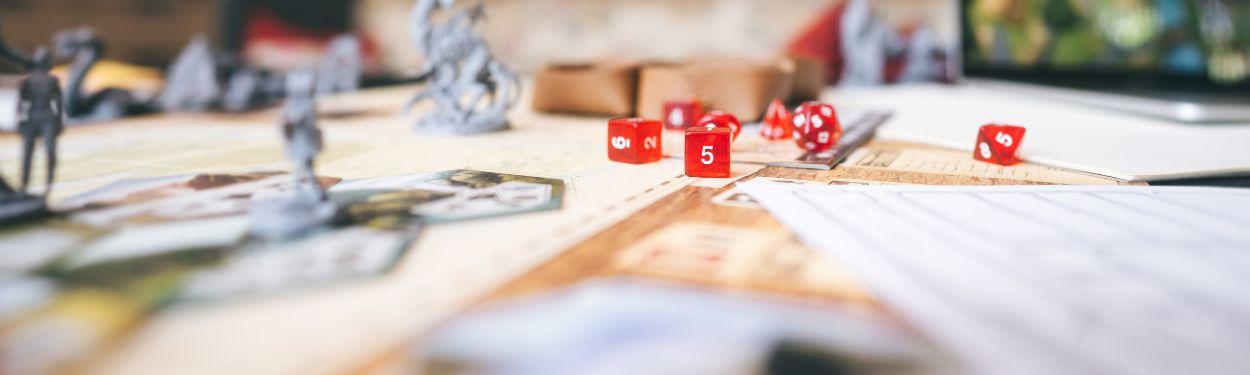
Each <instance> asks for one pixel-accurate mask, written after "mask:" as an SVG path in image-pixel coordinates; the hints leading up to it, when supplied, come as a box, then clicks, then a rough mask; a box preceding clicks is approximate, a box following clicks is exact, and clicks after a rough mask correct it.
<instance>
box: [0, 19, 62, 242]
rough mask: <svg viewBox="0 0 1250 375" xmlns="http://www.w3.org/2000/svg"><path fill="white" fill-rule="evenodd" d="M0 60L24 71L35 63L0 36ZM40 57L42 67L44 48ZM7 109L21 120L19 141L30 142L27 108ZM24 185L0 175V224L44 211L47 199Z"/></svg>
mask: <svg viewBox="0 0 1250 375" xmlns="http://www.w3.org/2000/svg"><path fill="white" fill-rule="evenodd" d="M0 59H3V60H7V61H9V62H11V63H13V64H16V65H18V66H20V67H21V68H22V69H23V70H26V71H34V70H35V66H36V63H35V61H33V59H31V57H29V56H27V55H26V54H25V53H23V52H22V51H19V50H17V49H16V48H12V47H10V46H9V45H8V43H5V42H4V40H3V38H0ZM43 59H44V60H45V66H46V65H47V63H46V60H47V53H46V51H45V52H43ZM43 71H44V72H45V73H44V76H47V73H46V72H47V69H46V68H45V69H44V70H43ZM32 75H36V74H34V73H32ZM26 86H27V82H26V81H23V82H22V89H21V95H22V96H23V98H22V100H25V99H26V98H27V96H26V95H27V90H26ZM52 87H54V88H55V87H56V80H55V78H53V81H52ZM57 100H59V98H57ZM45 103H47V102H45ZM48 104H50V103H48ZM10 108H13V109H16V110H18V115H17V116H16V117H18V118H19V120H20V121H21V126H20V129H21V130H22V138H23V140H24V141H25V140H27V139H29V140H30V141H31V142H33V141H34V135H32V136H30V137H27V136H26V133H27V132H26V129H27V128H28V127H29V126H28V122H29V121H26V120H27V116H26V112H27V111H26V110H27V109H28V107H27V106H24V105H19V108H14V107H10ZM58 120H59V119H58ZM36 126H38V125H36ZM37 132H38V129H36V130H35V132H33V133H37ZM32 145H33V143H32ZM29 153H30V152H29V151H28V152H27V154H28V155H29ZM29 169H30V167H29V166H27V167H26V168H25V169H24V170H23V171H22V173H23V175H27V174H28V173H29ZM49 175H51V174H49ZM25 185H26V184H25V183H23V184H22V188H21V189H20V190H17V189H13V186H12V185H9V183H8V181H6V180H5V179H4V177H3V176H0V223H10V222H15V221H21V220H25V219H31V218H36V217H40V216H43V215H44V214H46V213H47V212H48V210H47V202H46V200H45V199H44V197H40V196H33V195H30V194H27V193H26V192H25V190H26V189H25Z"/></svg>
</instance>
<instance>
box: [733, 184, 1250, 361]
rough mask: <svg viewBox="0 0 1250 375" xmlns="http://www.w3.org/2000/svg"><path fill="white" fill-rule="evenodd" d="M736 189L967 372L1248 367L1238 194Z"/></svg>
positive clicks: (1244, 206) (1243, 215) (1247, 241)
mask: <svg viewBox="0 0 1250 375" xmlns="http://www.w3.org/2000/svg"><path fill="white" fill-rule="evenodd" d="M741 188H742V189H743V190H744V191H745V192H746V193H748V194H750V195H751V196H752V197H753V198H755V200H757V201H758V202H759V203H760V204H761V205H763V206H764V207H765V208H766V209H768V210H769V212H771V213H772V214H773V215H774V216H776V217H777V218H778V219H779V220H780V221H782V222H783V223H784V224H785V225H787V226H788V227H790V228H791V229H793V230H794V231H795V232H797V234H798V235H799V237H800V238H802V240H803V241H804V242H805V243H806V244H808V245H809V246H811V247H813V248H815V249H817V250H820V251H823V252H826V253H828V254H830V255H832V256H834V257H835V258H837V260H838V261H840V262H842V263H844V264H846V265H847V266H849V267H850V268H851V269H852V271H853V272H855V273H856V274H858V275H859V276H861V277H862V278H863V279H864V280H865V281H866V282H867V283H868V284H869V287H870V288H871V289H872V291H873V292H874V294H875V295H876V296H877V297H878V298H880V299H881V300H882V301H883V302H885V303H886V304H887V305H889V306H891V307H892V308H893V309H895V310H896V311H898V312H899V313H900V314H901V315H902V316H904V317H905V318H907V319H908V320H909V321H910V322H911V323H913V324H914V325H915V326H916V327H917V328H918V329H920V330H921V331H923V332H925V333H926V334H928V335H929V336H931V337H932V338H933V339H934V340H936V341H937V342H939V343H940V344H941V345H942V346H944V347H946V348H949V349H950V350H951V352H952V353H954V354H955V355H956V356H957V357H959V358H960V359H961V361H962V362H964V363H965V364H966V365H967V366H968V368H969V370H970V372H975V373H986V374H1022V373H1039V374H1057V373H1132V374H1153V373H1159V374H1164V373H1203V374H1222V373H1237V372H1241V373H1244V372H1245V371H1247V369H1250V356H1247V355H1245V354H1246V351H1245V350H1246V348H1250V319H1246V317H1247V316H1250V231H1248V230H1246V228H1250V225H1248V224H1250V190H1237V189H1217V188H1177V187H1145V186H1116V187H1065V186H1041V187H919V186H812V185H793V184H769V183H744V184H742V185H741Z"/></svg>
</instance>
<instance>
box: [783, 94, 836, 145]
mask: <svg viewBox="0 0 1250 375" xmlns="http://www.w3.org/2000/svg"><path fill="white" fill-rule="evenodd" d="M790 122H791V123H792V124H794V141H795V143H798V145H799V147H802V148H803V149H806V150H808V151H824V150H828V149H830V148H833V145H836V144H838V138H840V137H842V124H841V123H840V122H838V113H837V112H835V111H834V110H833V106H832V105H829V104H827V103H821V102H807V103H803V104H802V105H800V106H799V107H798V108H795V110H794V113H793V114H792V115H791V116H790Z"/></svg>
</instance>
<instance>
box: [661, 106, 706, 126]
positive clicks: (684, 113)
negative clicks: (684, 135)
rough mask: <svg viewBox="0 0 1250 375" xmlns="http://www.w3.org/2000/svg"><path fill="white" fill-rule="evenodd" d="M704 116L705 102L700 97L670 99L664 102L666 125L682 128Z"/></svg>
mask: <svg viewBox="0 0 1250 375" xmlns="http://www.w3.org/2000/svg"><path fill="white" fill-rule="evenodd" d="M701 117H703V103H701V102H699V100H698V99H687V100H669V101H666V102H664V127H666V128H669V129H675V130H682V129H685V128H688V127H690V126H691V125H694V123H695V121H698V120H699V118H701Z"/></svg>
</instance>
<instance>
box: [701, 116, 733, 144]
mask: <svg viewBox="0 0 1250 375" xmlns="http://www.w3.org/2000/svg"><path fill="white" fill-rule="evenodd" d="M694 126H695V127H697V128H704V129H711V128H725V129H729V131H730V133H731V136H730V140H731V141H732V140H736V139H738V133H742V123H741V122H738V118H737V117H735V116H734V115H731V114H728V113H725V112H721V111H711V112H708V113H707V114H705V115H703V118H700V119H699V122H698V123H695V124H694Z"/></svg>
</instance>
